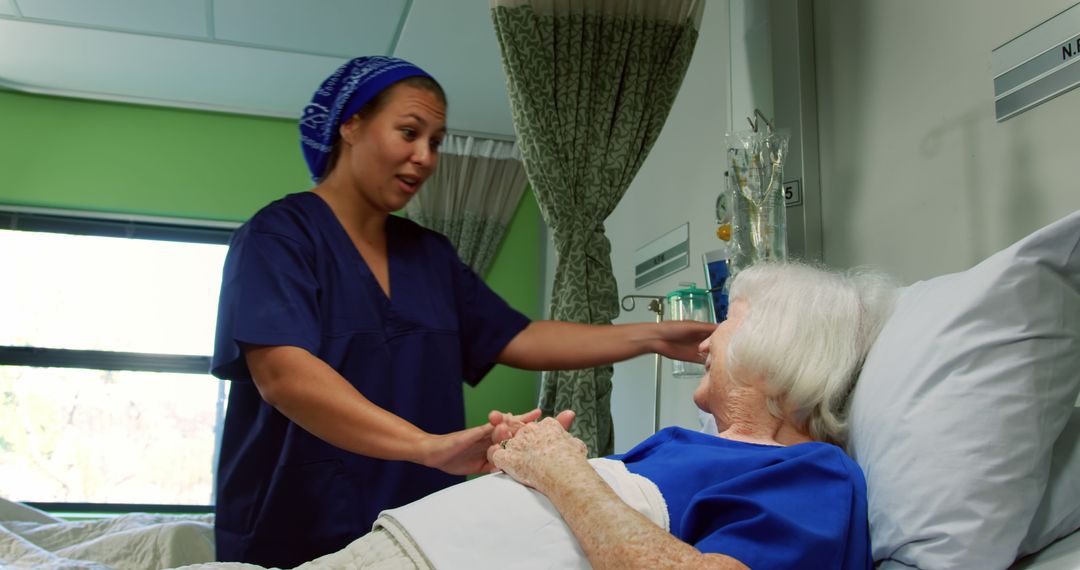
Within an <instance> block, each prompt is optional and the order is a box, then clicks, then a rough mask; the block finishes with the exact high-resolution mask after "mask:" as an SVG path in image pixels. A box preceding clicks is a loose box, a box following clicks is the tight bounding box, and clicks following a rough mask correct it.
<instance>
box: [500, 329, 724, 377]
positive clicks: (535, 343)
mask: <svg viewBox="0 0 1080 570" xmlns="http://www.w3.org/2000/svg"><path fill="white" fill-rule="evenodd" d="M715 328H716V325H713V324H710V323H698V322H693V321H671V322H664V323H632V324H621V325H588V324H580V323H568V322H562V321H533V322H532V323H530V324H529V326H527V327H525V329H524V330H523V331H521V332H520V333H518V334H517V336H515V337H514V338H513V339H512V340H511V341H510V342H509V343H508V344H507V345H506V348H504V349H503V351H502V352H501V353H500V354H499V356H498V358H497V360H498V361H499V362H500V363H502V364H507V365H509V366H514V367H517V368H524V369H527V370H570V369H579V368H590V367H593V366H601V365H605V364H611V363H614V362H620V361H623V360H627V359H629V358H633V357H635V356H639V355H642V354H646V353H651V352H657V353H660V354H662V355H664V356H667V357H669V358H675V359H677V360H691V361H701V360H702V359H701V356H700V354H699V353H698V345H699V344H700V343H701V341H702V340H704V339H705V338H707V337H708V336H709V335H710V334H712V331H713V330H714V329H715Z"/></svg>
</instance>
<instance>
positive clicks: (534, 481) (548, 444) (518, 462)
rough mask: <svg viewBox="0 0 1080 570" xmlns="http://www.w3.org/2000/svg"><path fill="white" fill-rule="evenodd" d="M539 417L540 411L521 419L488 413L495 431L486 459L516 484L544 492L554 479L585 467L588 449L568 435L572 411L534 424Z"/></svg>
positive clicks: (500, 413)
mask: <svg viewBox="0 0 1080 570" xmlns="http://www.w3.org/2000/svg"><path fill="white" fill-rule="evenodd" d="M539 417H540V410H533V411H531V412H528V413H525V414H522V415H520V416H515V415H513V414H508V413H504V412H497V411H493V412H491V413H490V414H489V415H488V421H489V422H490V423H491V424H492V425H494V426H495V429H494V431H492V434H491V441H492V445H491V446H490V447H488V451H487V458H488V462H489V463H490V464H492V465H494V466H495V467H496V468H497V469H501V470H502V471H503V472H505V473H506V474H507V475H509V476H511V477H513V478H514V479H515V480H517V481H518V482H519V483H522V484H525V485H528V486H530V487H533V488H536V489H539V490H541V491H543V490H544V488H545V487H546V485H547V483H550V482H551V479H552V477H553V476H556V475H557V474H558V473H560V472H565V471H566V470H568V469H571V468H572V467H574V466H582V465H586V463H585V458H586V457H587V455H588V447H587V446H586V445H585V442H583V441H581V440H580V439H577V438H575V437H574V436H572V435H570V432H569V431H567V430H568V429H569V428H570V424H571V423H573V421H574V412H573V411H570V410H566V411H564V412H560V413H559V414H558V415H557V416H555V417H554V418H550V417H549V418H544V419H543V420H540V421H536V420H537V419H538V418H539Z"/></svg>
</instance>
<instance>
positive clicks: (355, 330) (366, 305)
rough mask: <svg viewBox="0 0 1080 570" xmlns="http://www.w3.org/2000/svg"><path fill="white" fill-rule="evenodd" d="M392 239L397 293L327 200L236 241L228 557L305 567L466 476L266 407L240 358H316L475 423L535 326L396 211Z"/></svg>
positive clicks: (226, 320)
mask: <svg viewBox="0 0 1080 570" xmlns="http://www.w3.org/2000/svg"><path fill="white" fill-rule="evenodd" d="M386 232H387V242H388V246H387V255H388V258H389V271H390V283H391V298H387V296H386V295H385V293H383V291H382V289H381V288H380V287H379V285H378V282H377V281H376V280H375V278H374V276H373V274H372V273H371V271H370V270H369V269H368V267H367V265H366V264H365V263H364V261H363V258H362V257H361V256H360V253H359V252H358V251H357V249H356V247H355V246H354V245H353V243H352V241H351V240H350V239H349V237H348V234H346V232H345V230H344V228H343V227H342V226H341V224H340V223H339V222H338V220H337V218H336V217H335V216H334V214H333V212H332V211H331V210H330V208H329V206H328V205H327V204H326V203H325V202H324V201H323V200H322V198H320V197H319V196H318V195H316V194H314V193H312V192H303V193H298V194H292V195H289V196H287V197H285V198H282V199H281V200H278V201H276V202H274V203H272V204H270V205H269V206H267V207H265V208H263V209H262V210H261V211H259V212H258V213H257V214H256V215H255V216H254V217H253V218H252V219H251V220H250V221H249V222H248V223H247V224H245V225H244V226H242V227H241V228H240V229H238V230H237V231H236V233H235V235H234V236H233V240H232V243H231V245H230V248H229V253H228V257H227V258H226V261H225V268H224V275H223V280H222V289H221V301H220V305H219V307H218V325H217V338H216V344H215V350H214V357H213V363H212V372H213V374H214V375H216V376H218V377H220V378H225V379H230V380H233V381H234V382H233V383H232V386H231V388H230V394H229V406H228V413H227V415H226V418H225V428H224V435H223V439H222V444H221V458H220V461H219V467H218V481H217V517H216V524H215V532H216V542H217V549H218V550H217V553H218V559H219V560H240V561H246V562H252V563H257V564H260V565H263V566H280V567H286V568H287V567H292V566H295V565H298V564H300V563H302V562H305V561H308V560H311V559H313V558H316V557H318V556H320V555H323V554H327V553H329V552H333V551H336V550H339V549H341V548H343V547H344V546H346V545H347V544H348V543H349V542H351V541H352V540H354V539H356V538H357V537H359V536H361V535H363V534H364V533H366V532H368V531H369V530H370V529H371V524H372V522H373V521H374V520H375V518H376V516H377V515H378V513H379V512H380V511H382V510H384V509H388V508H392V507H396V506H399V505H403V504H405V503H408V502H411V501H414V500H416V499H419V498H420V497H423V496H425V495H427V494H429V493H432V492H434V491H437V490H440V489H442V488H445V487H448V486H450V485H453V484H454V483H457V482H460V481H461V480H462V478H461V477H456V476H452V475H448V474H445V473H443V472H441V471H438V470H435V469H429V468H426V467H422V466H420V465H416V464H413V463H408V462H401V461H383V460H378V459H372V458H369V457H363V456H360V455H356V454H353V453H349V452H346V451H343V450H341V449H339V448H336V447H334V446H332V445H330V444H328V443H325V442H323V441H322V440H320V439H318V438H316V437H315V436H313V435H311V434H310V433H308V432H306V431H305V430H303V429H302V428H300V427H299V426H297V425H296V424H294V423H292V422H291V421H289V420H288V419H287V418H285V416H283V415H282V414H281V413H280V412H278V411H276V410H275V409H274V408H272V407H270V406H269V405H267V404H266V403H265V402H264V401H263V400H262V399H261V397H260V396H259V393H258V391H257V390H256V388H255V386H254V384H253V383H252V382H251V375H250V372H249V371H248V369H247V366H246V364H245V361H244V358H243V356H242V353H241V351H240V347H239V344H238V343H249V344H257V345H289V346H296V347H300V348H303V349H306V350H307V351H309V352H310V353H312V354H314V355H316V356H318V357H319V358H321V359H322V360H323V361H325V362H326V363H328V364H329V365H330V366H332V367H333V368H334V369H335V370H337V371H338V372H339V373H341V374H342V376H344V377H345V378H346V379H347V380H348V381H349V382H350V383H352V384H353V385H354V386H355V387H356V388H357V389H358V390H359V391H360V392H361V393H362V394H363V395H364V396H365V397H366V398H368V399H369V400H371V401H372V402H373V403H375V404H376V405H378V406H381V407H383V408H385V409H387V410H390V411H392V412H393V413H395V414H397V415H399V416H400V417H402V418H404V419H405V420H407V421H409V422H412V423H413V424H415V425H417V426H418V427H420V428H421V429H423V430H425V431H427V432H430V433H448V432H452V431H455V430H460V429H462V428H464V427H465V426H464V402H463V394H462V386H461V382H462V380H465V381H467V382H469V383H470V384H476V383H477V382H479V380H480V379H481V378H482V377H483V376H484V375H485V374H486V373H487V372H488V370H490V368H491V367H492V365H493V359H494V358H495V357H496V356H497V355H498V353H499V352H500V351H501V350H502V349H503V348H504V347H505V346H506V344H507V343H508V342H509V341H510V340H511V339H512V338H513V337H514V336H515V335H517V333H518V332H520V331H521V330H522V329H524V328H525V326H527V325H528V322H529V321H528V319H527V318H526V317H525V316H524V315H522V314H521V313H519V312H518V311H516V310H514V309H513V308H511V307H510V306H509V305H507V304H506V303H505V302H504V301H503V300H502V299H501V298H499V297H498V296H497V295H496V294H495V293H494V292H492V291H491V290H490V289H489V288H488V287H487V286H486V285H485V284H484V283H483V282H482V281H481V280H480V279H479V277H477V275H476V274H475V273H473V272H472V271H471V270H470V269H469V268H468V267H467V266H465V265H464V264H463V263H462V262H461V261H460V260H459V259H458V257H457V254H456V253H455V252H454V249H453V247H452V246H451V244H450V242H449V241H448V240H447V239H446V238H445V237H443V236H441V235H439V234H437V233H435V232H432V231H429V230H426V229H424V228H422V227H420V226H418V225H416V224H415V223H413V222H410V221H408V220H405V219H402V218H398V217H395V216H390V217H389V218H388V220H387V225H386Z"/></svg>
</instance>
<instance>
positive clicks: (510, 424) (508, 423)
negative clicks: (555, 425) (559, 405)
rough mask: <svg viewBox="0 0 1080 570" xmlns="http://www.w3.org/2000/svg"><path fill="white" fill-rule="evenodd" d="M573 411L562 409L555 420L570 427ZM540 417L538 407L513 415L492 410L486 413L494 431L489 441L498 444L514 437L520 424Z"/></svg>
mask: <svg viewBox="0 0 1080 570" xmlns="http://www.w3.org/2000/svg"><path fill="white" fill-rule="evenodd" d="M575 415H576V414H575V413H574V411H573V410H563V411H561V412H559V414H558V415H557V416H555V420H556V421H558V422H559V425H561V426H562V428H563V429H564V430H569V429H570V424H572V423H574V417H575ZM538 419H540V408H537V409H535V410H532V411H530V412H526V413H524V414H521V415H520V416H515V415H513V414H510V413H506V412H500V411H497V410H492V411H491V413H489V414H488V422H490V423H491V425H493V426H495V431H494V432H493V433H492V434H491V443H492V444H500V443H502V442H503V441H504V440H507V439H510V438H512V437H514V434H515V433H517V432H518V430H519V429H521V427H522V426H524V425H525V424H528V423H532V422H535V421H536V420H538Z"/></svg>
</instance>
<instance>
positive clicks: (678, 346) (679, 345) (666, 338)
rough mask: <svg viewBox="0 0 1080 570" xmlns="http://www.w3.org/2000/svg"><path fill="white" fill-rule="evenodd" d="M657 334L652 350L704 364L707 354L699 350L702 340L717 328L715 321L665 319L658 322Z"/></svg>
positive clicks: (675, 358)
mask: <svg viewBox="0 0 1080 570" xmlns="http://www.w3.org/2000/svg"><path fill="white" fill-rule="evenodd" d="M655 326H656V330H657V335H656V338H654V339H653V341H652V342H653V346H652V351H653V352H655V353H657V354H659V355H661V356H666V357H667V358H670V359H672V360H683V361H686V362H697V363H699V364H703V363H704V362H705V355H703V354H701V352H699V351H698V345H700V344H701V341H703V340H705V339H706V338H709V335H711V334H712V333H713V331H715V330H716V325H715V324H713V323H704V322H700V321H664V322H662V323H656V325H655Z"/></svg>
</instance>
